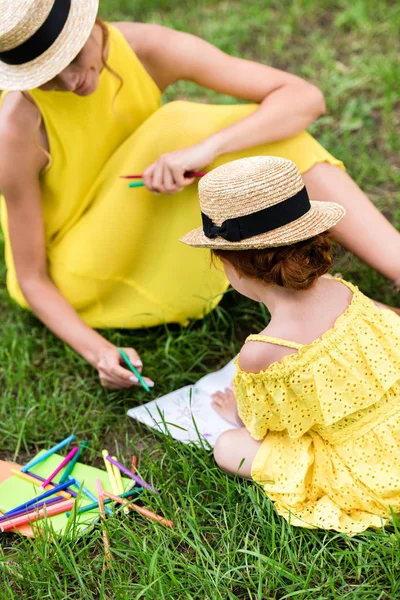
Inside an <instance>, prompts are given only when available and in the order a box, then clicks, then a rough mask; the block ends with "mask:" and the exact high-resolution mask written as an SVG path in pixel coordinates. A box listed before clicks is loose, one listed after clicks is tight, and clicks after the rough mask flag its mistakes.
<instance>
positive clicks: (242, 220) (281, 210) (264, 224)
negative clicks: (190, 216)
mask: <svg viewBox="0 0 400 600" xmlns="http://www.w3.org/2000/svg"><path fill="white" fill-rule="evenodd" d="M310 208H311V205H310V200H309V198H308V194H307V190H306V188H305V187H303V188H302V189H301V190H300V191H299V192H297V194H295V195H294V196H291V198H288V199H287V200H284V201H283V202H278V204H274V205H273V206H268V207H267V208H263V209H262V210H258V211H257V212H254V213H250V214H249V215H243V216H242V217H234V218H233V219H227V220H226V221H224V222H223V223H222V225H220V226H218V225H215V224H214V223H213V222H212V220H211V219H210V217H208V216H207V215H206V214H204V213H201V217H202V219H203V231H204V235H205V236H206V237H208V238H210V239H213V238H216V237H222V238H224V240H227V241H228V242H240V241H241V240H246V239H248V238H251V237H254V236H256V235H261V234H262V233H267V232H268V231H272V230H274V229H279V227H283V226H284V225H289V223H293V221H296V220H297V219H299V218H300V217H303V216H304V215H305V214H306V213H308V211H309V210H310Z"/></svg>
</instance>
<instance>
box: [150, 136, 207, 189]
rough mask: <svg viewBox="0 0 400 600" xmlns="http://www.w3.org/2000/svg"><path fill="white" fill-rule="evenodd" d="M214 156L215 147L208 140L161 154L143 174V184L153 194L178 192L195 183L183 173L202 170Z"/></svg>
mask: <svg viewBox="0 0 400 600" xmlns="http://www.w3.org/2000/svg"><path fill="white" fill-rule="evenodd" d="M216 156H217V149H216V145H215V143H214V142H213V141H212V140H211V139H210V138H209V139H206V140H204V141H203V142H200V143H199V144H195V145H194V146H189V147H188V148H182V150H175V151H174V152H168V153H167V154H162V155H161V156H160V158H158V159H157V160H156V161H155V162H154V163H153V164H152V165H150V166H149V167H147V169H146V170H145V171H144V172H143V181H144V184H145V186H146V187H147V189H148V190H150V191H151V192H155V193H163V194H174V193H175V192H180V191H181V190H183V188H185V187H186V186H187V185H190V184H191V183H193V182H194V181H195V178H194V177H185V173H187V172H188V171H196V170H199V169H203V168H204V167H206V166H207V165H209V164H210V163H212V161H213V160H214V159H215V157H216Z"/></svg>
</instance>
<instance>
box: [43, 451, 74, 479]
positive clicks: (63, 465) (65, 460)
mask: <svg viewBox="0 0 400 600" xmlns="http://www.w3.org/2000/svg"><path fill="white" fill-rule="evenodd" d="M78 452H79V446H75V448H72V450H71V451H70V452H68V454H67V456H66V457H65V458H64V460H62V461H61V462H60V464H59V465H58V467H57V469H56V470H55V471H53V473H52V474H51V475H49V476H48V478H47V479H46V480H45V481H44V482H43V483H42V485H41V487H42V488H45V487H46V485H48V484H49V483H50V481H51V480H52V479H53V478H54V477H55V476H56V475H58V473H59V472H60V471H61V470H62V469H63V468H64V467H66V466H67V464H68V463H69V462H70V461H71V460H72V459H73V458H74V456H75V455H76V454H77V453H78Z"/></svg>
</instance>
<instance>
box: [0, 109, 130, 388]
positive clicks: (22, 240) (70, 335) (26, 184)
mask: <svg viewBox="0 0 400 600" xmlns="http://www.w3.org/2000/svg"><path fill="white" fill-rule="evenodd" d="M29 112H30V108H29V107H26V111H24V113H23V115H15V114H14V120H13V122H12V123H10V122H7V123H5V122H4V120H3V122H0V141H1V146H2V154H1V158H0V188H1V189H2V191H3V193H4V196H5V199H6V203H7V212H8V228H9V234H10V240H11V246H12V252H13V258H14V263H15V268H16V273H17V277H18V282H19V285H20V288H21V291H22V293H23V295H24V297H25V299H26V301H27V303H28V304H29V306H30V308H31V309H32V311H33V312H34V313H35V314H36V316H37V317H39V319H40V320H41V321H42V322H43V323H44V324H45V325H46V326H47V327H48V328H49V329H50V330H51V331H52V332H53V333H54V334H55V335H56V336H58V337H59V338H61V339H62V340H63V341H64V342H66V343H67V344H68V345H69V346H71V348H73V349H74V350H75V351H76V352H78V354H80V355H81V356H82V357H83V358H85V359H86V360H87V361H88V362H89V363H90V364H91V365H92V366H93V367H95V368H96V369H97V370H98V373H99V376H100V380H101V383H102V385H104V386H105V387H108V388H111V389H116V388H126V387H131V386H132V385H135V382H133V381H131V380H130V377H131V375H132V374H131V373H130V371H128V370H127V369H124V368H123V367H122V366H121V364H120V359H119V353H118V349H117V348H116V347H115V346H114V345H113V344H111V343H110V342H108V341H107V340H106V339H105V338H103V337H102V336H101V335H100V334H98V333H97V332H96V331H94V330H93V329H91V328H90V327H88V326H87V325H86V324H85V323H84V322H83V320H82V319H81V318H80V317H79V316H78V314H77V313H76V312H75V310H74V309H73V308H72V306H71V305H70V304H69V303H68V302H67V301H66V300H65V298H64V297H63V296H62V295H61V293H60V292H59V290H58V289H57V288H56V286H55V285H54V283H53V282H52V280H51V278H50V276H49V274H48V271H47V257H46V246H45V232H44V224H43V216H42V202H41V193H40V185H39V173H40V170H41V168H42V167H43V159H44V154H43V152H42V151H41V150H40V149H39V148H37V147H35V144H34V135H35V128H36V123H37V118H36V119H35V120H32V119H30V115H29ZM30 140H32V141H30ZM126 351H127V353H128V354H129V355H130V358H131V360H132V361H133V363H134V364H138V363H140V358H139V356H138V354H137V353H136V352H135V351H134V350H133V349H130V348H128V349H126Z"/></svg>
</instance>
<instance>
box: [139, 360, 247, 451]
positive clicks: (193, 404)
mask: <svg viewBox="0 0 400 600" xmlns="http://www.w3.org/2000/svg"><path fill="white" fill-rule="evenodd" d="M233 362H234V361H233V360H231V361H230V362H229V363H228V364H227V365H225V367H223V368H222V369H221V370H220V371H216V372H214V373H209V374H208V375H205V376H204V377H202V378H201V379H199V380H198V381H197V382H196V383H195V384H194V385H187V386H186V387H183V388H180V389H179V390H175V391H174V392H171V393H170V394H166V395H165V396H161V397H160V398H157V400H152V401H151V402H148V403H147V404H143V405H142V406H137V407H136V408H131V409H130V410H129V411H128V415H129V416H130V417H132V419H136V420H137V421H140V423H144V424H145V425H148V426H149V427H152V428H153V429H157V430H158V431H161V432H162V433H168V432H169V434H170V435H171V436H172V437H173V438H175V439H176V440H179V441H180V442H183V443H185V444H188V443H189V442H195V443H197V444H201V443H202V440H203V442H208V443H209V444H210V445H211V446H213V447H214V446H215V442H216V440H217V437H218V436H219V435H220V434H221V433H223V432H224V431H227V430H228V429H234V428H235V425H232V424H231V423H228V422H227V421H225V419H223V418H222V417H220V416H219V415H218V414H217V413H216V412H215V410H214V409H213V408H212V406H211V401H212V398H211V394H213V393H214V392H217V391H219V390H224V389H225V388H227V387H232V380H233V376H234V374H235V366H234V364H233Z"/></svg>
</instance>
